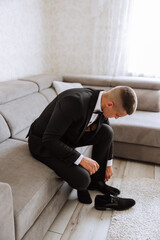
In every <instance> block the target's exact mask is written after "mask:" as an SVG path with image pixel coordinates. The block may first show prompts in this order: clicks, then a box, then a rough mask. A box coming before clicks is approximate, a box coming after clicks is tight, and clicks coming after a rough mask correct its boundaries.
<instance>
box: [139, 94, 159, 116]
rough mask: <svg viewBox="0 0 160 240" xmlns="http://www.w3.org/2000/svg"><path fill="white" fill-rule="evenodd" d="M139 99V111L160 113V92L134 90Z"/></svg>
mask: <svg viewBox="0 0 160 240" xmlns="http://www.w3.org/2000/svg"><path fill="white" fill-rule="evenodd" d="M134 90H135V92H136V95H137V98H138V107H137V110H141V111H149V112H160V91H158V90H149V89H134Z"/></svg>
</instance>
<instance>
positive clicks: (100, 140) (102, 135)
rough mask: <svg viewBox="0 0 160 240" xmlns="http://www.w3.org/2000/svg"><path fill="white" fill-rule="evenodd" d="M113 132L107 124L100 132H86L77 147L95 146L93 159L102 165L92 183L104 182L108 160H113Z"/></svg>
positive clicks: (103, 125)
mask: <svg viewBox="0 0 160 240" xmlns="http://www.w3.org/2000/svg"><path fill="white" fill-rule="evenodd" d="M112 141H113V130H112V128H111V127H110V126H109V125H107V124H102V126H101V128H100V130H99V131H98V132H97V133H95V132H86V133H85V134H84V135H83V137H82V139H81V140H80V141H79V143H78V144H77V146H76V147H78V146H84V145H93V150H92V159H93V160H95V161H97V162H98V164H99V165H100V168H99V170H98V171H97V172H96V173H95V174H93V175H92V176H91V179H92V182H97V181H99V180H102V181H104V179H105V170H106V165H107V160H110V159H112Z"/></svg>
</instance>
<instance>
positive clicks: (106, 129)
mask: <svg viewBox="0 0 160 240" xmlns="http://www.w3.org/2000/svg"><path fill="white" fill-rule="evenodd" d="M101 131H102V132H103V134H104V137H105V138H107V139H108V140H110V141H112V139H113V134H114V133H113V129H112V127H111V126H109V125H107V124H102V128H101Z"/></svg>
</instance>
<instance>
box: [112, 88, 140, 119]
mask: <svg viewBox="0 0 160 240" xmlns="http://www.w3.org/2000/svg"><path fill="white" fill-rule="evenodd" d="M112 90H113V95H114V98H115V99H117V101H118V98H120V99H121V105H122V107H123V109H124V110H125V111H126V113H127V114H128V115H131V114H132V113H134V112H135V111H136V108H137V95H136V93H135V91H134V90H133V89H132V88H131V87H128V86H117V87H115V88H112ZM112 90H111V91H112ZM118 102H119V101H118Z"/></svg>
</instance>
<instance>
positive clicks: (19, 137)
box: [12, 127, 30, 142]
mask: <svg viewBox="0 0 160 240" xmlns="http://www.w3.org/2000/svg"><path fill="white" fill-rule="evenodd" d="M29 129H30V127H27V128H25V129H24V130H22V131H21V132H19V133H17V134H15V135H13V136H12V138H13V139H16V140H21V141H24V142H28V138H26V136H27V134H28V132H29Z"/></svg>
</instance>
